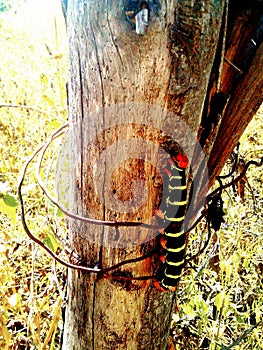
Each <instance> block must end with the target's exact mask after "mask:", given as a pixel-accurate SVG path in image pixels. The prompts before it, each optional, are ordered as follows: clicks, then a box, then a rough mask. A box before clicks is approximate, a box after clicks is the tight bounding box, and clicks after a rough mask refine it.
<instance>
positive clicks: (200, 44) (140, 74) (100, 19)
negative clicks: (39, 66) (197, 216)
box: [63, 0, 249, 350]
mask: <svg viewBox="0 0 263 350" xmlns="http://www.w3.org/2000/svg"><path fill="white" fill-rule="evenodd" d="M129 3H131V2H130V1H118V2H117V1H111V0H100V1H97V0H96V1H95V0H89V1H85V0H82V1H71V2H69V8H68V9H67V13H68V20H67V24H68V34H69V42H70V47H69V61H70V81H69V119H70V126H71V130H70V131H71V132H70V142H71V155H70V156H71V175H72V182H71V204H70V205H71V210H72V211H74V212H75V213H76V214H79V215H82V216H84V217H85V216H86V217H92V218H94V219H98V220H111V221H114V220H116V221H138V222H150V223H154V222H155V215H154V214H155V211H156V209H158V206H159V204H160V202H161V199H162V193H161V192H162V190H161V187H160V185H159V182H158V179H159V177H160V173H161V172H160V169H161V167H162V161H163V160H164V161H165V159H166V157H167V152H165V151H164V149H163V148H162V146H161V144H162V141H163V140H164V139H165V137H166V136H167V135H168V136H171V137H172V138H173V139H174V140H175V142H176V144H177V147H178V149H179V150H182V152H184V153H185V154H187V156H188V158H189V160H190V161H191V160H192V159H193V156H194V151H195V150H196V147H197V145H196V144H197V139H198V135H199V136H200V134H201V132H200V130H199V127H200V124H201V120H202V114H203V111H204V109H205V108H204V107H205V105H206V103H207V104H209V103H210V102H209V99H207V94H208V93H210V95H211V96H212V95H213V93H214V92H213V93H212V92H211V91H212V89H211V86H213V85H214V84H213V83H212V82H213V81H214V77H213V74H212V73H213V71H219V70H220V69H221V70H222V66H223V60H224V55H222V52H224V45H225V38H226V28H227V25H226V18H227V13H228V12H227V5H226V3H225V1H223V0H214V1H202V2H200V1H194V2H193V4H192V3H191V4H190V2H186V1H183V2H179V1H175V0H166V1H164V0H163V1H160V3H159V2H158V1H150V6H152V8H151V12H150V20H149V25H148V31H147V33H146V34H145V35H140V34H137V33H136V31H135V30H134V28H133V25H132V23H131V22H130V21H129V20H128V19H127V14H126V12H127V11H126V10H127V8H128V7H127V6H128V4H129ZM218 47H220V52H221V54H218V52H217V50H218ZM220 67H221V68H220ZM247 83H249V81H247ZM213 91H214V90H213ZM206 110H208V107H206ZM226 115H227V114H226ZM210 135H211V134H209V132H208V136H210ZM218 135H220V133H219V134H218ZM215 138H216V134H213V141H214V139H215ZM206 141H207V135H206V137H204V138H203V143H204V144H205V143H206ZM211 151H212V149H211V148H209V147H208V148H207V155H209V154H210V153H211ZM197 153H198V152H197ZM199 154H200V149H199ZM211 159H212V160H213V159H216V157H215V156H211ZM203 160H204V159H203V158H202V157H201V158H200V157H197V158H196V160H195V161H194V163H192V169H193V170H192V171H193V176H195V175H196V174H199V175H198V176H199V178H198V179H197V180H198V181H197V180H196V183H197V182H198V185H196V190H195V196H194V197H193V198H192V201H193V203H194V206H195V202H198V201H199V200H200V198H198V193H199V191H200V188H201V187H202V186H203V184H204V183H205V182H207V178H206V179H205V180H203V178H205V176H204V174H205V172H203V170H202V171H201V172H200V168H201V166H202V164H203ZM211 162H212V161H211ZM211 164H212V163H211ZM213 167H214V165H213ZM217 171H218V170H217ZM193 183H194V181H192V180H191V177H190V176H189V185H188V187H190V185H191V184H193ZM202 196H203V199H204V196H205V195H204V194H203V193H202ZM191 210H192V211H193V212H194V210H193V208H192V209H191ZM189 220H190V219H189ZM157 234H158V232H156V230H149V229H146V228H144V227H143V226H139V227H136V228H128V227H119V228H109V227H107V226H100V225H90V224H84V223H83V222H77V221H74V220H71V221H70V241H71V245H72V248H73V249H74V251H75V252H76V253H77V254H78V255H79V256H80V257H81V263H82V264H85V265H87V266H91V267H94V266H96V265H97V264H99V267H107V266H112V265H114V264H116V263H117V262H119V261H122V260H125V259H130V258H135V257H139V256H142V255H143V254H145V253H147V252H149V251H150V250H151V249H152V248H153V247H155V246H156V239H155V237H156V235H157ZM158 265H159V260H158V256H156V255H154V256H153V257H149V258H147V259H145V260H143V261H140V262H137V263H133V264H129V265H127V266H124V267H122V268H121V269H119V270H118V271H117V272H118V274H119V275H121V276H122V277H129V276H151V275H153V274H154V273H155V272H156V269H157V268H158ZM115 277H116V276H115ZM174 306H175V294H174V293H170V292H168V293H162V292H160V291H158V290H157V289H155V288H154V287H153V284H152V280H151V279H149V280H143V281H134V280H131V281H129V280H121V279H120V280H118V279H116V278H115V279H114V278H109V276H108V278H107V276H103V275H95V274H86V273H79V272H76V271H72V270H71V271H69V274H68V299H67V309H66V321H65V327H64V329H65V330H64V339H63V349H65V350H66V349H67V350H69V349H94V350H95V349H97V350H100V349H131V350H134V349H141V350H143V349H144V350H146V349H147V350H148V349H156V350H157V349H158V350H159V349H166V345H167V340H168V335H169V328H170V322H171V316H172V313H173V310H174Z"/></svg>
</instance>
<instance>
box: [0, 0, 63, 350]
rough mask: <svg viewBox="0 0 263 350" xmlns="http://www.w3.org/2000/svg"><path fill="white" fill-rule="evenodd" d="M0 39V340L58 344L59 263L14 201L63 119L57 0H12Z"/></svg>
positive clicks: (37, 210)
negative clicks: (32, 160) (29, 232)
mask: <svg viewBox="0 0 263 350" xmlns="http://www.w3.org/2000/svg"><path fill="white" fill-rule="evenodd" d="M0 47H1V51H0V62H1V64H0V105H1V106H2V108H0V131H1V139H0V159H1V164H0V180H1V188H0V195H1V198H0V211H1V222H0V231H1V233H0V240H1V245H0V285H1V288H0V300H1V303H0V329H1V332H0V348H1V349H29V348H30V349H31V348H32V349H33V348H34V349H44V347H43V346H47V347H46V348H49V349H58V348H59V333H60V329H61V326H62V325H61V308H60V306H61V300H62V299H61V298H62V295H61V290H62V288H63V283H64V282H63V281H64V278H63V274H64V272H63V271H64V270H63V268H62V267H61V266H58V267H55V265H54V264H53V265H51V264H50V259H49V258H48V257H47V256H46V254H44V253H43V251H42V250H41V249H39V247H36V246H35V245H34V244H33V243H32V242H30V240H29V239H28V238H27V236H26V235H25V232H24V230H23V228H22V225H21V223H20V218H19V216H18V215H19V210H18V206H17V205H16V203H15V201H16V200H17V193H16V192H17V183H18V177H19V174H20V172H21V169H22V167H23V165H24V163H25V161H26V159H27V158H28V157H29V155H31V154H32V153H33V151H34V150H35V148H37V147H38V146H39V145H40V144H41V142H43V141H44V140H45V139H46V137H47V135H49V134H50V132H52V131H53V130H54V129H56V128H57V127H58V126H59V125H61V124H64V123H65V121H66V120H67V106H66V88H65V85H66V81H67V69H68V68H67V36H66V28H65V22H64V18H63V15H62V12H61V8H60V2H59V1H55V0H47V1H42V2H41V1H38V0H33V1H26V2H25V3H24V2H23V1H20V2H19V1H17V2H16V3H15V4H14V6H13V7H12V8H11V9H10V10H9V11H6V12H2V13H1V15H0ZM3 106H5V107H3ZM19 106H21V107H19ZM29 180H30V181H31V183H30V182H29ZM29 180H28V181H27V183H26V185H27V191H28V197H27V205H28V207H27V208H28V210H29V212H30V213H32V214H34V215H32V216H31V217H30V218H29V221H30V225H31V227H33V228H34V229H36V227H38V228H40V229H41V230H42V235H44V234H45V232H46V229H45V227H46V218H45V217H46V214H45V208H44V204H43V202H42V200H41V197H42V193H41V191H40V190H39V189H38V188H37V187H36V186H35V185H34V178H32V177H31V178H29ZM10 205H12V206H10ZM44 237H45V236H43V238H44ZM53 315H54V317H53ZM52 319H53V322H52Z"/></svg>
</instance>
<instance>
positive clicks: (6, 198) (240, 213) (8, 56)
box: [0, 0, 263, 350]
mask: <svg viewBox="0 0 263 350" xmlns="http://www.w3.org/2000/svg"><path fill="white" fill-rule="evenodd" d="M0 47H1V53H0V58H1V59H0V62H1V65H0V131H1V139H0V143H1V148H0V159H1V165H0V211H1V222H0V228H1V232H0V241H1V244H0V348H1V349H59V348H60V337H61V332H62V329H63V325H62V313H61V310H62V307H63V299H64V294H65V280H66V270H65V268H63V267H62V266H60V265H58V264H56V263H55V262H54V261H53V262H52V260H51V259H50V257H48V256H47V255H46V253H45V252H44V251H43V250H42V249H41V248H40V247H38V246H36V245H35V243H34V242H32V241H30V240H29V239H28V237H27V236H26V234H25V232H24V231H23V228H22V224H21V220H20V212H19V203H18V199H17V184H18V181H19V176H20V173H21V170H22V168H23V166H24V164H25V162H26V161H27V159H28V157H29V156H30V155H31V154H32V153H33V151H34V150H35V149H36V148H37V147H38V146H39V145H40V144H41V143H43V142H44V141H45V140H46V138H47V137H48V135H50V133H51V132H53V131H54V130H55V129H57V128H58V127H60V126H61V125H63V124H64V123H65V122H66V121H67V106H66V89H65V86H66V81H67V79H68V78H67V70H68V67H67V36H66V29H65V21H64V18H63V15H62V11H61V7H60V2H59V1H58V0H46V1H44V2H43V1H39V0H33V1H22V0H21V1H3V0H2V1H0ZM262 114H263V109H261V110H259V112H258V113H257V114H256V115H255V117H254V119H253V121H252V122H251V123H250V125H249V127H248V128H247V130H246V132H245V133H244V135H243V136H242V139H241V144H240V149H239V164H238V167H237V169H236V174H235V175H237V174H238V173H239V172H240V171H242V167H243V166H244V164H245V163H246V162H247V161H249V160H252V159H255V160H259V158H260V157H262V156H263V146H262V140H263V122H262ZM230 168H231V161H229V164H226V167H225V169H224V173H227V172H228V171H229V169H230ZM48 175H49V173H47V174H46V176H48ZM262 180H263V179H262V169H261V168H256V167H253V166H252V167H251V168H249V171H248V172H247V174H246V177H245V178H243V180H242V182H241V183H239V184H238V186H235V188H233V187H230V188H229V189H227V190H226V191H224V194H223V198H224V212H225V216H224V220H225V222H224V223H223V224H222V226H221V228H220V230H219V231H218V232H217V233H215V232H213V235H212V239H211V241H210V243H209V244H208V246H207V248H206V251H205V252H204V253H203V254H202V255H200V256H197V257H196V259H194V261H193V262H192V268H189V269H188V270H186V271H185V274H184V276H183V279H182V283H181V285H180V290H179V292H178V300H177V303H178V309H176V310H175V313H174V316H173V322H172V329H171V339H173V341H172V343H173V345H172V346H174V348H175V349H184V350H188V349H189V350H190V349H210V350H212V349H231V348H235V349H244V350H245V349H263V341H262V328H263V327H262V318H263V294H262V292H263V259H262V256H263V254H262V253H263V238H262V237H263V236H262V231H263V230H262V228H263V220H262V201H263V193H262V192H263V189H262ZM23 193H25V194H26V198H27V199H26V201H27V202H26V205H27V220H28V223H29V226H30V228H31V229H32V231H34V232H35V233H37V234H38V237H40V238H41V239H43V240H44V241H45V242H46V243H47V244H48V245H49V246H51V247H52V248H53V249H54V250H57V249H59V243H58V242H57V240H56V237H55V235H54V232H56V233H57V231H59V229H57V226H59V227H62V231H63V229H65V223H64V222H63V220H62V222H61V221H59V220H60V219H59V217H60V213H59V212H58V211H56V210H55V209H54V207H52V206H51V205H50V204H49V205H47V202H46V200H45V199H43V195H42V192H41V190H40V189H39V187H38V186H37V185H36V182H35V178H34V174H33V171H32V169H30V170H29V176H28V179H26V181H25V186H24V190H23ZM47 206H48V212H49V215H47ZM50 213H51V214H54V218H53V219H50ZM50 221H52V223H51V224H52V227H53V230H51V229H50ZM63 225H64V226H63ZM206 237H207V227H206V224H205V222H203V221H202V222H200V224H199V225H198V227H197V228H196V229H195V230H193V231H192V232H191V233H190V236H189V241H190V244H189V251H188V252H189V254H195V253H196V252H197V251H198V249H199V248H200V246H202V245H203V244H204V242H205V241H206Z"/></svg>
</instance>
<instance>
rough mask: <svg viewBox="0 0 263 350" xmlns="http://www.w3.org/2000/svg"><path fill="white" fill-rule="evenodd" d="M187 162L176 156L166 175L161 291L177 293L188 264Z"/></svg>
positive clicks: (159, 278)
mask: <svg viewBox="0 0 263 350" xmlns="http://www.w3.org/2000/svg"><path fill="white" fill-rule="evenodd" d="M187 166H188V159H187V157H186V156H184V155H182V154H177V155H176V156H172V159H169V161H168V164H167V166H166V168H165V169H164V173H165V174H166V176H167V182H168V194H167V198H166V205H165V209H164V213H163V215H164V217H163V220H164V227H165V229H164V232H163V234H164V237H163V238H161V240H160V243H161V245H162V247H163V248H164V249H165V252H166V254H165V256H163V257H162V258H161V260H162V261H163V263H164V265H163V268H162V269H161V272H159V276H158V277H157V279H158V280H157V281H155V282H154V285H155V287H156V288H158V289H159V290H161V291H168V290H170V291H172V292H175V291H176V288H177V285H178V283H179V281H180V278H181V273H182V269H183V267H184V264H185V259H184V255H185V247H186V233H185V232H184V230H183V221H184V217H185V210H186V195H187V189H186V176H185V168H186V167H187Z"/></svg>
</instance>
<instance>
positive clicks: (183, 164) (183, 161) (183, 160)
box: [172, 154, 188, 169]
mask: <svg viewBox="0 0 263 350" xmlns="http://www.w3.org/2000/svg"><path fill="white" fill-rule="evenodd" d="M172 158H173V160H174V161H175V162H176V163H177V165H178V166H179V167H180V168H182V169H186V168H187V167H188V158H187V157H186V156H185V155H183V154H177V155H176V156H173V157H172Z"/></svg>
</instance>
